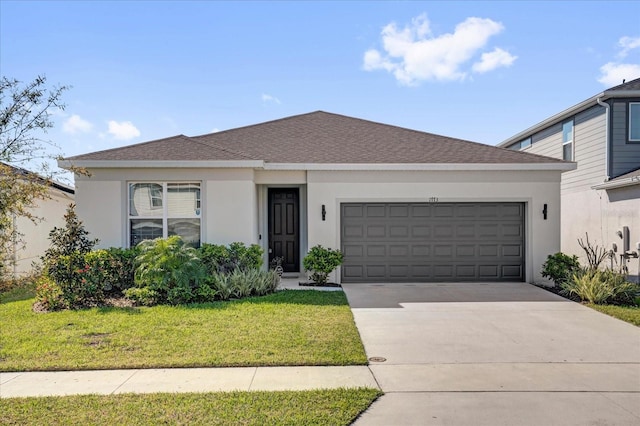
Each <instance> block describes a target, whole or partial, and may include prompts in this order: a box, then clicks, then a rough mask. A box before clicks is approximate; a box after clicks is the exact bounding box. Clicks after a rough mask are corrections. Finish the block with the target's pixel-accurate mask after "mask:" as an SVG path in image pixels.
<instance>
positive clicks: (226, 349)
mask: <svg viewBox="0 0 640 426" xmlns="http://www.w3.org/2000/svg"><path fill="white" fill-rule="evenodd" d="M32 303H33V300H25V301H16V302H9V303H3V304H0V318H2V320H1V321H2V327H0V371H38V370H39V371H43V370H86V369H115V368H161V367H226V366H272V365H364V364H366V363H367V359H366V355H365V352H364V348H363V346H362V342H361V341H360V336H359V334H358V331H357V329H356V327H355V323H354V321H353V316H352V314H351V311H350V309H349V306H348V304H347V300H346V297H345V295H344V293H343V292H319V291H312V290H310V291H298V290H296V291H294V290H289V291H281V292H277V293H274V294H271V295H269V296H264V297H256V298H249V299H244V300H239V301H232V302H218V303H211V304H204V305H190V306H157V307H152V308H144V307H142V308H93V309H87V310H80V311H61V312H52V313H35V312H33V311H32V309H31V306H32Z"/></svg>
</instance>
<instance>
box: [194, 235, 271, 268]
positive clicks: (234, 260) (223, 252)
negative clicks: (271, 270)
mask: <svg viewBox="0 0 640 426" xmlns="http://www.w3.org/2000/svg"><path fill="white" fill-rule="evenodd" d="M198 250H199V252H200V257H201V258H202V261H203V262H204V264H205V267H206V268H207V271H208V272H209V273H211V274H212V273H223V274H226V273H231V272H232V271H234V270H236V269H241V270H243V271H246V270H248V269H260V267H261V266H262V255H263V250H262V248H261V247H260V246H259V245H257V244H252V245H250V246H249V247H247V246H245V245H244V243H240V242H235V243H231V244H229V246H228V247H227V246H224V245H217V244H207V243H204V244H202V245H201V246H200V248H199V249H198Z"/></svg>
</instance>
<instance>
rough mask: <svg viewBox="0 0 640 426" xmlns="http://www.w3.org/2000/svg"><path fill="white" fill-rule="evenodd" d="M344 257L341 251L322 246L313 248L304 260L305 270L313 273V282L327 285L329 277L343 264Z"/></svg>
mask: <svg viewBox="0 0 640 426" xmlns="http://www.w3.org/2000/svg"><path fill="white" fill-rule="evenodd" d="M343 260H344V257H343V255H342V252H341V251H340V250H337V249H336V250H333V249H330V248H324V247H322V246H321V245H317V246H315V247H312V248H311V250H309V253H307V255H306V256H305V257H304V259H303V260H302V264H303V265H304V269H305V270H306V271H311V276H310V278H311V280H312V281H313V282H314V283H316V284H326V283H327V277H328V276H329V274H330V273H331V272H333V271H334V269H336V268H337V267H338V266H340V265H341V264H342V262H343Z"/></svg>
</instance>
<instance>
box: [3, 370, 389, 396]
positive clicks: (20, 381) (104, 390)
mask: <svg viewBox="0 0 640 426" xmlns="http://www.w3.org/2000/svg"><path fill="white" fill-rule="evenodd" d="M361 386H366V387H373V388H377V387H378V385H377V383H376V381H375V379H374V377H373V375H372V374H371V371H370V370H369V368H367V367H366V366H351V367H257V368H256V367H241V368H172V369H144V370H94V371H56V372H21V373H0V397H2V398H12V397H21V396H54V395H57V396H61V395H77V394H101V395H111V394H120V393H153V392H220V391H235V390H240V391H279V390H308V389H331V388H339V387H361Z"/></svg>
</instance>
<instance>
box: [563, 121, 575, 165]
mask: <svg viewBox="0 0 640 426" xmlns="http://www.w3.org/2000/svg"><path fill="white" fill-rule="evenodd" d="M562 159H563V160H566V161H573V120H571V121H566V122H564V123H562Z"/></svg>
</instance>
